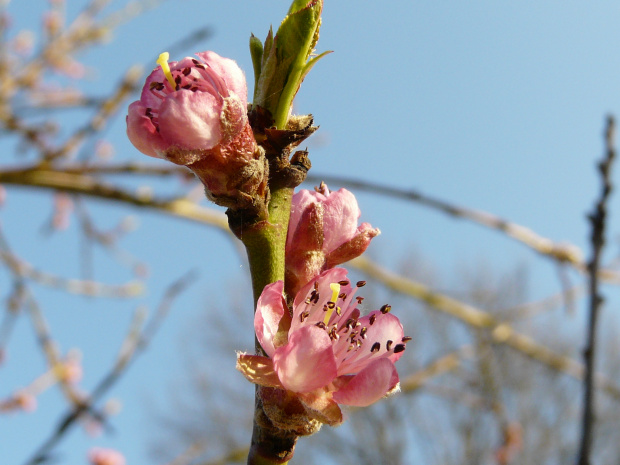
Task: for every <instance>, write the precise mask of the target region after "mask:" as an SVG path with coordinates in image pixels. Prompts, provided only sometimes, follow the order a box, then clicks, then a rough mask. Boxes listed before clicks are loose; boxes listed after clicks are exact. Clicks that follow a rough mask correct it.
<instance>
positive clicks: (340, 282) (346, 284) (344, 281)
mask: <svg viewBox="0 0 620 465" xmlns="http://www.w3.org/2000/svg"><path fill="white" fill-rule="evenodd" d="M338 284H340V285H341V286H348V285H349V281H347V280H346V279H343V280H342V281H338Z"/></svg>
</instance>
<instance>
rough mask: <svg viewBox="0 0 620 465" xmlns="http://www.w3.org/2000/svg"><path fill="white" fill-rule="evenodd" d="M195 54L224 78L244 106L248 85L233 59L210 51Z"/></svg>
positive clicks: (246, 101) (246, 100) (245, 104)
mask: <svg viewBox="0 0 620 465" xmlns="http://www.w3.org/2000/svg"><path fill="white" fill-rule="evenodd" d="M196 55H197V56H198V57H200V58H201V59H203V60H204V61H205V63H207V64H208V65H209V66H210V67H211V68H212V69H213V71H215V72H216V73H217V74H218V75H219V76H220V77H221V78H222V79H223V80H224V82H225V83H226V86H227V87H228V89H229V90H232V91H233V92H234V93H235V94H237V95H238V96H239V98H240V99H241V101H242V102H243V104H244V106H247V103H248V87H247V85H246V82H245V74H243V71H242V70H241V68H239V65H237V63H236V62H235V61H234V60H231V59H230V58H224V57H221V56H220V55H218V54H217V53H215V52H212V51H207V52H202V53H197V54H196Z"/></svg>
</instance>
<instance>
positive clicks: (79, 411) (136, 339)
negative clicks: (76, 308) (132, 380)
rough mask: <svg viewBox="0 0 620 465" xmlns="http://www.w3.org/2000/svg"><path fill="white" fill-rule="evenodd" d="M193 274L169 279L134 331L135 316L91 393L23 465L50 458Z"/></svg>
mask: <svg viewBox="0 0 620 465" xmlns="http://www.w3.org/2000/svg"><path fill="white" fill-rule="evenodd" d="M194 278H195V274H194V273H193V272H190V273H187V274H186V275H185V276H183V277H181V278H180V279H179V280H177V281H175V282H174V283H172V284H171V285H170V286H169V287H168V289H167V290H166V292H165V293H164V296H163V297H162V300H161V302H160V304H159V306H158V308H157V310H156V312H155V314H154V315H153V317H152V318H151V320H150V321H149V322H148V324H147V325H146V326H145V328H144V329H143V330H142V331H141V332H139V333H138V332H137V331H136V329H137V328H138V327H139V325H138V324H137V321H136V320H134V323H133V324H132V326H131V328H130V331H129V334H128V336H127V338H126V340H125V342H124V343H123V346H122V347H121V351H120V353H119V356H118V358H117V361H116V363H115V364H114V366H113V367H112V369H111V370H110V372H109V373H107V374H106V375H105V376H104V377H103V378H102V379H101V380H100V381H99V383H98V384H97V386H96V387H95V388H94V389H93V391H92V392H91V394H90V396H88V397H87V398H86V399H84V400H83V402H82V403H81V404H80V405H79V406H76V407H75V408H73V409H71V410H69V411H68V412H66V413H65V414H64V415H62V417H61V421H60V423H59V424H58V426H57V428H56V429H55V430H54V431H53V432H52V434H51V435H50V436H49V437H48V438H47V439H46V440H45V441H44V442H43V444H41V446H39V448H38V449H37V450H36V452H35V453H34V454H33V456H32V458H30V460H28V461H27V462H26V465H39V464H41V463H43V462H44V461H46V460H47V459H48V458H49V454H50V452H51V450H52V449H53V448H54V447H55V446H56V445H57V444H58V443H59V442H60V441H61V439H62V438H63V437H64V435H65V434H66V433H67V432H68V431H69V429H70V428H71V427H72V426H74V425H75V423H76V421H77V420H79V419H80V418H81V417H82V415H84V414H86V413H92V412H93V406H94V405H95V403H96V402H97V401H98V400H99V399H100V398H101V397H102V396H103V395H104V394H105V393H106V392H107V391H108V390H109V389H110V388H111V387H112V386H114V384H116V382H117V381H118V380H119V378H120V377H121V376H122V375H123V374H124V373H125V372H126V371H127V368H128V367H129V366H130V365H131V363H132V362H134V361H135V360H136V358H137V356H138V355H140V354H141V353H142V352H143V351H144V350H145V349H146V348H147V347H148V345H149V343H150V342H151V340H152V339H153V337H154V336H155V333H156V332H157V330H158V329H159V327H160V326H161V324H162V322H163V320H164V319H165V317H166V315H167V314H168V311H169V310H170V307H171V305H172V303H173V302H174V299H175V298H176V297H177V296H178V295H179V294H180V293H181V292H183V291H184V290H185V288H186V287H187V286H188V285H189V284H190V283H191V282H192V281H193V280H194ZM95 417H96V418H97V419H98V420H103V416H102V415H101V414H99V413H95Z"/></svg>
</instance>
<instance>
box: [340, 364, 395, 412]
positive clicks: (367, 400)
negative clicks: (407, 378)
mask: <svg viewBox="0 0 620 465" xmlns="http://www.w3.org/2000/svg"><path fill="white" fill-rule="evenodd" d="M397 384H398V373H397V372H396V367H394V364H393V363H392V362H391V361H390V360H388V359H387V358H381V359H378V360H375V361H374V362H372V363H371V364H370V365H368V366H367V367H366V368H364V369H363V370H362V371H360V372H359V373H358V374H357V375H355V376H353V377H351V378H350V381H349V382H348V383H347V384H345V385H344V386H343V387H341V388H340V389H339V390H338V391H336V392H334V394H333V398H334V400H335V401H336V402H338V403H339V404H344V405H352V406H355V407H366V406H368V405H370V404H372V403H374V402H376V401H378V400H379V399H381V398H382V397H383V396H385V395H386V394H387V393H389V392H390V391H392V390H393V389H394V388H395V387H396V385H397Z"/></svg>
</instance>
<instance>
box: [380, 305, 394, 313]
mask: <svg viewBox="0 0 620 465" xmlns="http://www.w3.org/2000/svg"><path fill="white" fill-rule="evenodd" d="M380 310H381V313H383V314H386V313H388V312H389V311H390V310H392V306H391V305H388V304H385V305H384V306H383V307H381V308H380Z"/></svg>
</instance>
